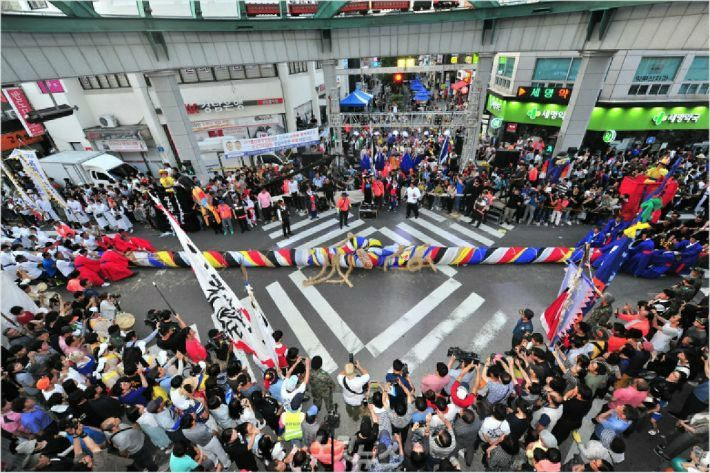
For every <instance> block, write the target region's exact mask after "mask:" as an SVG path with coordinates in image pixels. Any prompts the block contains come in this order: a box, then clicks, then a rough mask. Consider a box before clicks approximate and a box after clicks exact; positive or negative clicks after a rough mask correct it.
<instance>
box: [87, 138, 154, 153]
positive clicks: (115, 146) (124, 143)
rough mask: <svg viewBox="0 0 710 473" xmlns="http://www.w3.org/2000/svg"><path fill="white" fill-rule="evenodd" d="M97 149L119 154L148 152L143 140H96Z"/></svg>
mask: <svg viewBox="0 0 710 473" xmlns="http://www.w3.org/2000/svg"><path fill="white" fill-rule="evenodd" d="M96 147H97V148H98V149H99V150H100V151H116V152H119V153H120V152H126V153H130V152H133V153H139V152H141V151H148V146H147V145H146V144H145V141H143V140H96Z"/></svg>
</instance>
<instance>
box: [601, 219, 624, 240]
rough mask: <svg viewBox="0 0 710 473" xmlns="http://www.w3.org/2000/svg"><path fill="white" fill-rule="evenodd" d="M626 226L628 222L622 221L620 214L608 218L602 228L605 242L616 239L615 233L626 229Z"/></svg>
mask: <svg viewBox="0 0 710 473" xmlns="http://www.w3.org/2000/svg"><path fill="white" fill-rule="evenodd" d="M628 226H629V224H628V223H626V222H624V221H623V220H622V218H621V216H620V215H617V216H616V217H614V218H610V219H609V221H608V222H606V224H605V225H604V228H602V233H603V234H604V238H605V239H606V240H605V242H610V241H613V240H616V235H617V234H619V233H621V232H623V231H624V230H626V229H627V228H628Z"/></svg>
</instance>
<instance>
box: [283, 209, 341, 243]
mask: <svg viewBox="0 0 710 473" xmlns="http://www.w3.org/2000/svg"><path fill="white" fill-rule="evenodd" d="M334 214H335V209H330V210H326V211H325V212H323V213H322V214H318V220H321V219H323V218H325V217H330V216H331V215H334ZM313 222H315V220H311V219H310V218H308V217H306V218H304V219H303V220H301V221H300V222H296V223H294V224H293V225H291V231H294V230H298V229H299V228H303V227H305V226H307V225H310V224H311V223H313ZM281 235H283V233H281V230H276V231H275V232H271V233H269V238H271V239H272V240H273V239H275V238H278V237H280V236H281Z"/></svg>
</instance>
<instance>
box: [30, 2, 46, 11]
mask: <svg viewBox="0 0 710 473" xmlns="http://www.w3.org/2000/svg"><path fill="white" fill-rule="evenodd" d="M27 6H28V7H30V10H44V9H45V8H49V5H47V2H46V1H45V0H30V1H29V2H27Z"/></svg>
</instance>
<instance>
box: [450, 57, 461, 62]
mask: <svg viewBox="0 0 710 473" xmlns="http://www.w3.org/2000/svg"><path fill="white" fill-rule="evenodd" d="M458 62H459V57H458V56H451V64H457V63H458Z"/></svg>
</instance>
